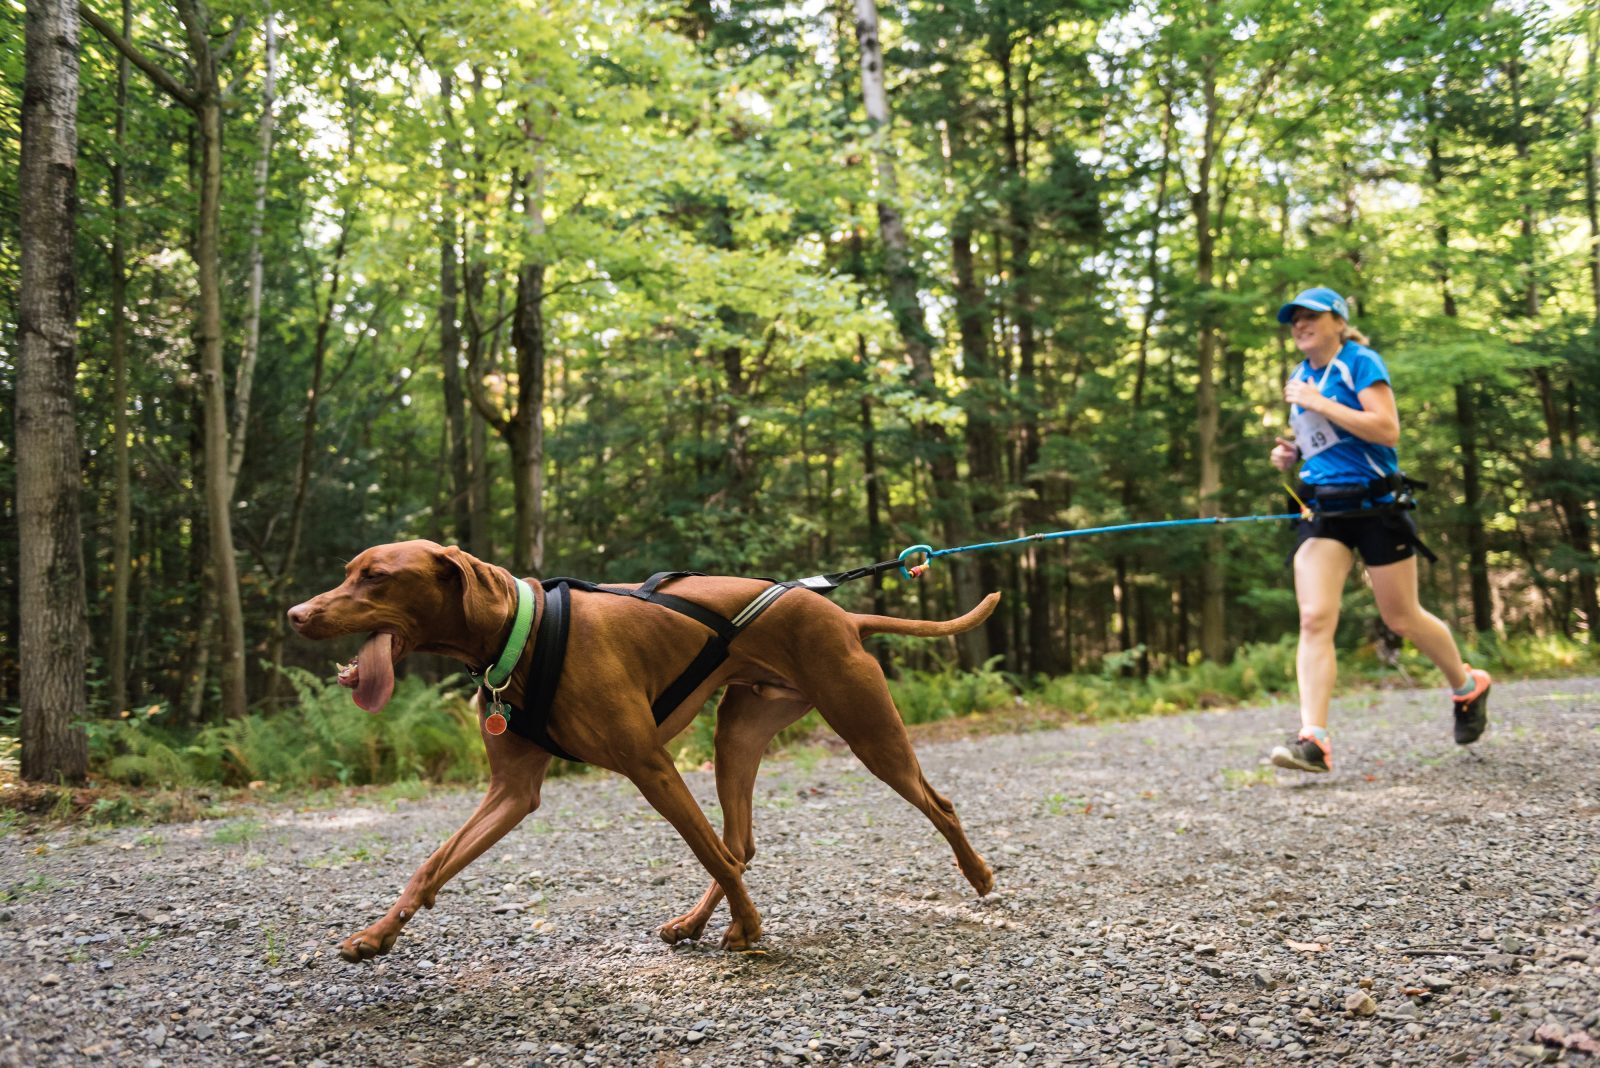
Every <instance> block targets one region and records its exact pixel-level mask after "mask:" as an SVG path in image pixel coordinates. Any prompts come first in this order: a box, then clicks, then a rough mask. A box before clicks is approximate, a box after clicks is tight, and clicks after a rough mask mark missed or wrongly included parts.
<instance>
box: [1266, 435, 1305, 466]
mask: <svg viewBox="0 0 1600 1068" xmlns="http://www.w3.org/2000/svg"><path fill="white" fill-rule="evenodd" d="M1299 459H1300V447H1299V446H1298V445H1296V444H1295V443H1294V442H1292V441H1290V440H1289V439H1288V438H1279V439H1278V443H1277V444H1276V445H1274V446H1273V447H1272V466H1273V467H1276V468H1277V469H1278V470H1279V471H1287V470H1289V469H1290V468H1291V467H1293V466H1294V465H1295V463H1296V462H1297V461H1298V460H1299Z"/></svg>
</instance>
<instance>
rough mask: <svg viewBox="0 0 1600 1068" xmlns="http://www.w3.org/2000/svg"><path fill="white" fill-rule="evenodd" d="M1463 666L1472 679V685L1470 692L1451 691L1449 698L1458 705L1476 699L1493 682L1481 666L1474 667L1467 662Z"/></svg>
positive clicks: (1468, 676)
mask: <svg viewBox="0 0 1600 1068" xmlns="http://www.w3.org/2000/svg"><path fill="white" fill-rule="evenodd" d="M1465 667H1466V669H1467V678H1469V679H1471V680H1472V682H1473V687H1472V692H1471V693H1459V694H1458V693H1451V695H1450V699H1451V700H1452V701H1454V702H1455V703H1456V704H1458V705H1464V704H1466V703H1467V702H1469V701H1476V700H1477V699H1478V698H1480V697H1482V696H1483V692H1484V691H1485V690H1487V689H1488V688H1489V687H1490V686H1491V685H1493V683H1494V679H1492V678H1490V677H1489V673H1488V672H1487V671H1484V670H1483V669H1482V668H1475V667H1473V666H1472V665H1471V664H1467V665H1465Z"/></svg>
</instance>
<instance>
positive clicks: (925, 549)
mask: <svg viewBox="0 0 1600 1068" xmlns="http://www.w3.org/2000/svg"><path fill="white" fill-rule="evenodd" d="M1302 517H1303V513H1301V512H1285V513H1284V514H1282V515H1219V516H1211V517H1207V518H1203V519H1163V520H1158V521H1155V522H1150V523H1118V524H1116V525H1115V526H1109V527H1085V528H1083V529H1080V530H1056V531H1052V532H1050V533H1048V534H1024V535H1023V536H1022V537H1020V538H1011V539H1009V540H1007V541H985V542H979V543H978V544H976V545H958V546H956V547H954V548H951V549H935V548H934V547H933V546H931V545H913V546H911V547H910V548H908V549H906V550H904V551H902V552H901V553H900V556H899V558H898V561H897V562H898V563H899V565H900V573H901V574H902V575H904V576H905V577H906V578H908V579H913V578H917V577H919V576H921V575H922V574H923V573H924V572H925V571H927V570H928V568H929V567H931V566H933V561H934V560H935V559H936V558H938V557H940V556H954V555H955V554H956V553H975V552H980V551H982V550H984V549H1003V548H1005V547H1007V546H1009V545H1027V544H1029V543H1031V542H1036V541H1058V540H1060V539H1062V538H1085V537H1088V536H1089V535H1091V534H1115V533H1120V532H1122V531H1126V530H1156V529H1159V528H1162V527H1198V526H1212V525H1220V524H1223V523H1270V522H1273V521H1282V520H1285V519H1300V518H1302ZM919 554H920V555H921V557H922V562H921V563H916V564H907V562H906V561H907V558H908V557H912V556H917V555H919Z"/></svg>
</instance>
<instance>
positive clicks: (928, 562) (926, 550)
mask: <svg viewBox="0 0 1600 1068" xmlns="http://www.w3.org/2000/svg"><path fill="white" fill-rule="evenodd" d="M916 553H921V554H922V563H920V564H912V565H911V566H910V567H907V566H906V557H908V556H912V555H915V554H916ZM932 566H933V546H931V545H913V546H911V547H910V548H909V549H905V550H902V551H901V553H900V574H902V575H904V576H905V577H906V578H907V579H914V578H921V577H922V573H923V572H924V571H927V570H928V568H930V567H932Z"/></svg>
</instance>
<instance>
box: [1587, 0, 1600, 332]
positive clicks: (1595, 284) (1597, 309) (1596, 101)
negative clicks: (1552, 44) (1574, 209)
mask: <svg viewBox="0 0 1600 1068" xmlns="http://www.w3.org/2000/svg"><path fill="white" fill-rule="evenodd" d="M1584 40H1585V43H1586V45H1587V51H1588V60H1587V62H1586V63H1585V65H1584V79H1583V80H1584V94H1583V140H1584V154H1583V207H1584V214H1586V215H1587V216H1588V218H1589V254H1588V255H1587V256H1586V257H1585V259H1587V260H1588V261H1589V297H1590V300H1591V302H1592V304H1593V309H1594V344H1595V345H1597V346H1600V127H1597V126H1596V123H1595V109H1596V108H1597V107H1600V55H1597V53H1600V8H1596V7H1593V6H1591V7H1590V8H1589V15H1588V18H1587V19H1586V20H1585V23H1584Z"/></svg>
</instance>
